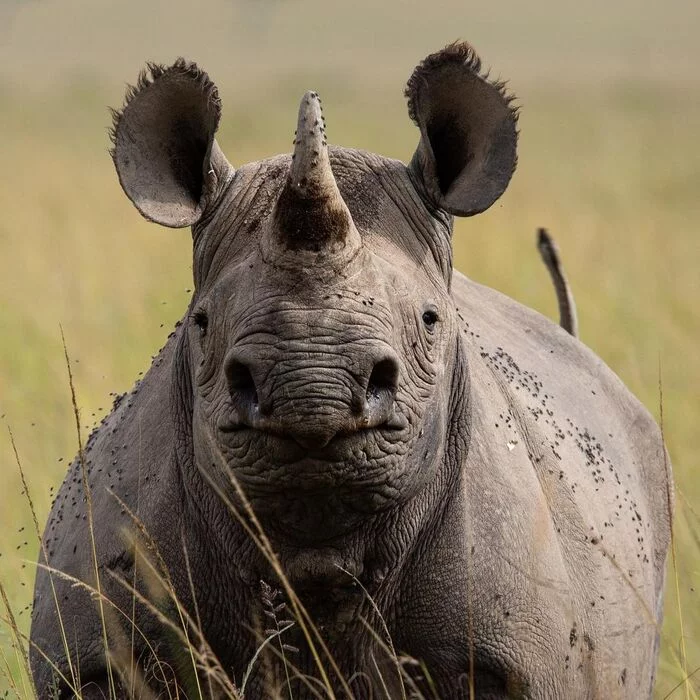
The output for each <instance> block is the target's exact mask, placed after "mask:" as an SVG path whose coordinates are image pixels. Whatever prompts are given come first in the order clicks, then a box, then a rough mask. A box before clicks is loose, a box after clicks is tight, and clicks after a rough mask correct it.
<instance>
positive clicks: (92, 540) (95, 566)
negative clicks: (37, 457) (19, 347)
mask: <svg viewBox="0 0 700 700" xmlns="http://www.w3.org/2000/svg"><path fill="white" fill-rule="evenodd" d="M59 328H60V330H61V342H62V344H63V354H64V356H65V358H66V368H67V369H68V384H69V385H70V396H71V405H72V407H73V415H74V416H75V431H76V436H77V438H78V462H79V464H80V472H81V477H82V482H83V491H84V493H85V500H86V505H87V519H88V530H89V533H90V549H91V555H92V564H93V570H94V573H95V587H96V588H97V591H98V593H99V594H100V595H99V596H98V605H99V609H100V619H101V621H102V644H103V646H104V650H105V658H106V659H107V679H108V683H109V692H110V697H115V696H116V688H115V684H114V675H113V673H112V666H111V663H110V660H109V659H110V653H109V640H108V638H107V632H106V627H105V624H104V609H103V606H102V594H101V584H100V569H99V565H98V563H97V546H96V544H95V523H94V517H93V510H92V492H91V489H90V483H89V481H88V475H87V466H86V464H85V452H84V450H83V438H82V434H81V432H80V409H79V408H78V401H77V399H76V396H75V383H74V381H73V370H72V369H71V364H70V356H69V355H68V346H67V345H66V337H65V335H64V334H63V327H62V326H59ZM47 561H48V560H47Z"/></svg>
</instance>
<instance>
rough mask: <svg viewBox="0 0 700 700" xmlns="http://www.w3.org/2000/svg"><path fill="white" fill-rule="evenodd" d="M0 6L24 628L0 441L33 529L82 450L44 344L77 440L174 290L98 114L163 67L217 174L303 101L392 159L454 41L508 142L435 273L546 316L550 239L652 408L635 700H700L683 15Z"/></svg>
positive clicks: (331, 131) (161, 234) (690, 185)
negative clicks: (489, 88)
mask: <svg viewBox="0 0 700 700" xmlns="http://www.w3.org/2000/svg"><path fill="white" fill-rule="evenodd" d="M0 2H2V3H3V4H2V6H1V9H0V23H2V28H0V65H1V66H2V68H1V70H0V126H1V130H0V133H1V134H2V143H1V144H0V212H2V215H1V216H0V416H1V420H0V428H1V431H0V469H1V474H2V482H1V483H2V488H1V489H0V583H1V584H2V587H3V589H4V591H5V593H6V597H7V603H8V604H9V607H10V609H11V610H12V613H13V615H14V616H15V619H16V622H17V626H18V627H19V630H20V632H22V633H26V632H27V631H28V628H29V610H30V603H31V595H32V586H33V579H34V571H35V566H34V562H35V560H36V558H37V551H38V542H37V537H36V533H35V528H34V524H33V521H32V515H31V511H30V508H29V505H28V500H27V497H26V495H25V494H24V493H23V487H22V484H21V480H20V474H19V469H18V464H17V459H16V457H15V453H14V451H13V446H12V442H11V439H10V430H11V432H12V434H13V436H14V442H15V445H16V448H17V453H18V456H19V460H20V461H21V465H22V468H23V469H24V472H25V474H26V477H27V481H28V484H29V489H30V492H31V497H32V499H33V502H34V505H35V508H36V511H37V514H38V517H39V521H40V522H39V525H40V527H42V528H43V524H44V520H45V518H46V515H47V513H48V509H49V506H50V502H51V498H52V492H55V490H57V489H58V487H59V485H60V483H61V480H62V479H63V476H64V474H65V471H66V469H67V467H68V464H69V463H70V461H71V460H72V458H73V456H74V454H75V453H76V451H77V445H78V439H77V435H76V428H75V417H74V413H73V408H72V406H71V391H70V386H69V382H68V373H67V368H66V359H65V357H64V351H63V346H62V342H61V329H62V331H63V334H64V336H65V342H66V346H67V350H68V353H69V355H70V359H71V366H72V371H73V377H74V382H75V390H76V398H77V403H78V406H79V408H80V424H81V434H82V438H83V439H85V438H86V437H87V435H88V434H89V432H90V430H91V428H92V426H93V425H94V424H95V423H96V422H99V420H100V418H101V417H102V416H103V415H104V414H105V413H106V412H108V411H109V409H110V407H111V404H112V398H111V396H110V394H112V393H114V392H118V393H121V392H123V391H126V390H127V389H129V388H130V387H131V385H132V384H133V382H134V380H135V379H136V378H137V376H138V375H139V374H140V373H141V372H144V371H145V370H147V368H148V366H149V364H150V357H151V356H152V355H154V354H155V353H156V351H157V350H158V349H159V348H160V346H161V345H162V344H163V342H164V341H165V338H166V336H167V334H168V333H169V332H170V330H171V329H172V327H173V325H174V323H175V322H176V321H177V320H178V319H179V318H180V317H181V316H182V314H183V313H184V311H185V308H186V306H187V303H188V300H189V298H190V295H191V289H192V277H191V250H190V235H189V232H188V231H187V230H167V229H163V228H159V227H157V226H155V225H151V224H147V223H145V222H144V221H143V220H142V219H141V218H140V217H139V215H138V214H137V212H136V211H135V210H134V209H133V207H132V206H131V204H130V203H129V202H128V201H127V199H126V197H125V196H124V195H123V193H122V191H121V189H120V187H119V184H118V181H117V177H116V174H115V173H114V169H113V166H112V163H111V160H110V157H109V155H108V148H109V138H108V133H107V127H108V126H109V124H110V116H109V113H108V111H107V109H106V107H107V105H111V106H119V105H120V104H121V100H122V96H123V91H124V83H125V82H127V81H131V82H133V81H134V80H135V78H136V75H137V72H138V70H139V68H140V67H141V66H142V65H143V63H144V61H145V60H148V59H155V60H160V61H162V62H169V61H172V60H173V59H174V58H175V57H176V56H177V55H181V54H182V55H186V56H188V57H190V58H193V59H195V60H197V61H198V62H199V63H200V64H201V65H202V66H203V67H204V68H205V69H206V70H208V71H209V72H210V74H211V76H212V78H213V79H214V80H215V81H216V82H217V83H218V85H219V87H220V89H221V93H222V99H223V103H224V116H223V120H222V124H221V128H220V132H219V137H218V140H219V143H220V144H221V146H222V148H223V150H224V151H225V152H226V154H227V156H228V158H229V160H230V161H231V162H232V163H233V164H234V165H237V164H242V163H245V162H248V161H251V160H257V159H260V158H263V157H267V156H270V155H274V154H277V153H280V152H289V151H290V150H291V142H292V136H293V130H294V125H295V120H296V109H297V105H298V100H299V98H300V96H301V94H302V93H303V91H304V90H305V89H309V88H313V89H315V90H317V91H318V92H319V93H320V94H321V96H322V97H323V101H324V111H325V116H326V120H327V124H328V135H329V140H330V141H331V142H332V143H336V144H340V145H345V146H353V147H359V148H364V149H367V150H371V151H376V152H378V153H382V154H385V155H388V156H392V157H396V158H400V159H402V160H404V161H407V160H409V159H410V157H411V155H412V153H413V150H414V148H415V145H416V143H417V140H418V132H417V130H416V129H415V127H414V126H413V125H412V124H411V122H410V121H409V119H408V116H407V113H406V106H405V101H404V99H403V98H402V89H403V82H404V81H405V79H406V78H407V77H408V75H409V74H410V72H411V70H412V69H413V67H414V65H415V64H416V63H417V62H418V61H419V60H420V59H421V58H422V57H423V56H425V55H426V54H427V53H429V52H430V51H433V50H436V49H438V48H439V47H441V46H442V45H444V44H445V43H447V42H449V41H452V40H454V39H456V38H458V37H459V38H465V39H468V40H470V41H471V42H473V43H474V45H475V46H476V48H477V50H479V52H480V53H481V55H482V57H483V58H484V59H485V62H486V64H487V65H492V66H494V74H500V75H503V76H504V77H508V78H510V86H511V89H512V90H513V91H514V92H515V93H516V94H517V95H518V98H519V104H520V106H521V116H520V131H521V137H520V151H519V154H520V155H519V166H518V170H517V172H516V175H515V177H514V179H513V181H512V183H511V185H510V187H509V189H508V190H507V192H506V194H505V195H504V196H503V198H502V199H500V200H499V201H498V202H497V203H496V204H495V205H494V207H493V208H492V209H490V210H489V211H488V212H486V213H485V214H483V215H481V216H479V217H476V218H474V219H471V220H470V219H467V220H461V221H459V222H458V223H457V225H456V230H455V237H454V247H455V264H456V267H457V268H459V269H460V270H462V271H463V272H465V273H466V274H467V275H468V276H470V277H472V278H473V279H475V280H477V281H479V282H481V283H484V284H487V285H489V286H492V287H494V288H496V289H498V290H500V291H502V292H504V293H506V294H508V295H510V296H512V297H513V298H515V299H517V300H519V301H521V302H522V303H524V304H526V305H528V306H531V307H533V308H535V309H537V310H539V311H540V312H541V313H543V314H545V315H548V316H550V317H552V318H556V316H557V312H556V303H555V297H554V291H553V288H552V285H551V282H550V280H549V277H548V275H547V272H546V270H545V268H544V267H543V265H542V262H541V261H540V259H539V256H538V254H537V251H536V248H535V231H536V229H537V227H539V226H546V227H547V228H549V229H550V231H551V232H552V233H553V235H554V236H555V238H556V240H557V241H558V244H559V247H560V250H561V253H562V257H563V262H564V265H565V268H566V270H567V272H568V276H569V280H570V282H571V285H572V287H573V290H574V294H575V297H576V300H577V305H578V311H579V320H580V327H581V339H582V341H583V342H584V343H586V344H587V345H589V346H590V347H591V348H592V349H593V350H594V351H595V352H596V353H598V354H599V355H600V356H601V357H602V358H603V360H604V361H605V362H606V363H607V364H608V365H610V367H612V369H613V370H614V371H615V372H616V373H617V374H618V375H619V376H620V377H621V378H622V380H623V381H624V382H625V383H626V384H627V386H628V387H629V388H630V389H631V390H632V391H633V392H634V393H635V394H636V395H637V396H638V397H639V398H640V399H641V400H642V401H643V403H644V404H645V405H646V407H647V408H648V409H649V411H650V412H651V413H652V415H653V416H654V417H655V418H656V419H657V420H660V419H661V415H662V409H663V429H664V433H665V437H666V442H667V446H668V449H669V452H670V455H671V459H672V462H673V469H674V474H675V479H676V486H677V492H676V519H675V561H673V560H672V557H669V568H668V572H667V596H666V615H665V622H664V627H663V631H662V652H661V660H660V665H659V672H658V680H657V688H656V697H658V698H665V697H673V698H694V697H697V696H698V695H700V670H698V668H699V667H700V591H699V590H698V589H699V587H700V580H699V579H700V480H699V479H698V473H699V472H700V457H699V456H698V455H700V433H699V431H698V423H699V422H700V353H699V352H698V346H699V344H700V313H699V311H698V304H699V300H700V196H699V189H698V187H699V184H700V146H699V145H698V132H699V131H700V79H698V77H697V76H696V74H695V73H694V67H696V66H697V65H698V64H700V48H698V47H697V45H696V44H697V42H696V41H695V40H694V38H693V37H694V32H695V30H697V29H698V28H700V9H698V7H697V6H696V4H691V3H684V2H680V1H679V0H674V2H669V3H665V6H664V7H663V8H659V7H654V8H652V7H649V8H646V9H644V11H642V10H641V9H640V8H639V5H640V3H633V2H631V0H629V1H628V0H622V1H621V2H620V3H616V4H615V6H614V7H612V6H611V4H610V3H606V4H604V3H602V2H592V3H590V6H587V7H586V8H585V9H584V8H581V7H580V6H578V5H575V4H574V3H568V2H566V3H554V2H549V1H547V0H538V1H537V2H534V3H528V6H527V8H526V7H525V6H524V5H523V6H521V5H520V4H517V3H515V2H514V1H513V2H511V3H500V4H496V5H495V6H494V7H490V8H484V7H480V8H468V7H465V6H464V3H457V2H453V1H451V0H450V1H446V2H443V3H439V8H440V10H439V12H437V10H435V9H433V10H432V11H431V10H429V8H426V7H423V6H422V5H421V6H418V5H416V6H415V7H414V6H413V5H412V4H411V3H401V2H387V3H384V4H383V5H382V6H381V9H377V8H375V7H374V6H373V4H372V3H370V2H368V1H365V0H362V1H361V2H357V3H355V5H354V6H353V9H352V10H350V9H349V8H348V7H344V6H343V7H341V6H338V7H337V8H334V7H333V6H330V5H328V6H326V5H322V4H321V3H320V2H316V1H315V0H299V1H298V2H294V1H293V0H266V1H261V2H259V3H257V4H256V3H253V2H231V3H225V2H214V3H212V4H211V7H210V8H209V9H208V15H207V16H206V17H201V16H198V15H195V14H194V13H195V10H193V9H192V8H189V7H188V6H185V5H184V4H183V3H180V2H176V3H172V5H170V4H166V3H165V2H161V3H152V4H150V5H148V6H147V7H142V6H141V5H139V4H138V3H135V2H131V1H128V2H123V3H121V5H120V8H117V6H116V5H114V4H113V3H107V2H102V0H99V1H93V2H90V3H88V2H83V1H81V0H66V1H63V0H51V1H48V0H47V1H45V2H42V1H41V0H38V1H36V2H29V3H19V2H17V3H14V2H13V0H0ZM569 6H570V7H569ZM603 10H604V11H603ZM436 13H437V14H436ZM693 28H694V29H693ZM8 616H9V612H8V610H7V607H6V606H5V605H4V604H2V605H0V618H2V619H0V697H4V696H5V695H4V694H6V696H7V697H20V698H24V697H31V690H30V688H29V685H28V681H27V679H26V677H25V676H24V674H23V672H22V660H21V655H20V654H19V652H18V651H17V649H16V647H15V646H13V634H12V631H11V627H12V626H11V625H10V624H9V622H8ZM696 670H698V673H697V674H696V675H694V676H691V678H690V680H689V681H688V682H687V683H683V682H682V681H683V679H684V678H685V677H686V676H688V675H691V674H693V673H694V672H695V671H696Z"/></svg>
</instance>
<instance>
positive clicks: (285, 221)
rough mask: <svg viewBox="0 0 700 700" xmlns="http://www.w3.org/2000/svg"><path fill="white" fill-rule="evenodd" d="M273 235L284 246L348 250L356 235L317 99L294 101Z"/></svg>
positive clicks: (306, 96) (310, 95) (355, 244)
mask: <svg viewBox="0 0 700 700" xmlns="http://www.w3.org/2000/svg"><path fill="white" fill-rule="evenodd" d="M274 222H275V226H274V234H273V235H274V238H275V239H276V241H275V242H276V243H277V245H280V246H282V247H283V248H284V249H286V250H310V251H316V252H321V251H324V252H329V253H338V252H340V251H341V250H342V251H343V252H344V253H350V252H351V251H352V250H354V249H356V248H357V247H359V244H360V237H359V234H358V232H357V229H356V228H355V225H354V223H353V220H352V217H351V215H350V211H349V210H348V207H347V205H346V204H345V202H344V201H343V197H342V195H341V194H340V190H339V189H338V183H337V182H336V180H335V176H334V175H333V171H332V170H331V162H330V158H329V155H328V142H327V140H326V128H325V125H324V118H323V111H322V109H321V100H320V98H319V96H318V94H317V93H315V92H312V91H308V92H306V93H305V94H304V97H302V100H301V104H300V105H299V119H298V122H297V130H296V134H295V138H294V153H293V155H292V164H291V167H290V170H289V176H288V178H287V181H286V183H285V185H284V188H283V190H282V193H281V194H280V196H279V199H278V200H277V205H276V209H275V218H274Z"/></svg>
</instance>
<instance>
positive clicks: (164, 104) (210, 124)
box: [111, 58, 231, 228]
mask: <svg viewBox="0 0 700 700" xmlns="http://www.w3.org/2000/svg"><path fill="white" fill-rule="evenodd" d="M220 115H221V102H220V100H219V96H218V92H217V89H216V86H215V85H214V83H213V82H212V81H211V80H210V79H209V76H208V75H207V74H206V73H205V72H204V71H202V70H200V69H199V68H198V67H197V66H196V64H194V63H191V62H189V61H186V60H184V59H182V58H179V59H178V60H177V61H176V62H175V63H174V64H173V65H172V66H170V67H169V68H165V67H163V66H159V65H155V64H148V67H147V70H145V71H143V72H142V73H141V75H140V76H139V80H138V84H137V85H136V86H135V87H133V88H130V89H129V91H128V93H127V97H126V104H125V106H124V108H123V109H122V110H121V111H119V112H117V111H115V112H113V117H114V123H113V128H112V134H111V135H112V142H113V146H114V147H113V149H112V158H113V160H114V165H115V167H116V169H117V174H118V175H119V181H120V183H121V185H122V188H123V189H124V192H126V195H127V196H128V197H129V199H130V200H131V201H132V202H133V203H134V205H135V206H136V208H137V209H138V210H139V211H140V212H141V214H143V216H144V217H145V218H146V219H148V220H149V221H155V222H157V223H159V224H163V225H164V226H171V227H173V228H180V227H182V226H191V225H192V224H195V223H196V222H197V221H198V220H199V219H200V218H201V216H202V213H203V212H204V210H205V208H206V206H207V203H208V200H210V199H211V197H212V196H213V194H214V192H215V190H216V183H217V181H220V180H221V179H222V175H224V174H225V171H226V170H227V169H229V168H230V167H231V166H230V165H229V164H228V163H227V162H226V159H225V157H224V155H223V153H222V152H221V150H220V149H219V147H218V145H217V144H216V142H215V140H214V134H215V133H216V129H217V127H218V125H219V117H220Z"/></svg>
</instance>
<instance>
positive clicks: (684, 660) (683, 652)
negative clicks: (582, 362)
mask: <svg viewBox="0 0 700 700" xmlns="http://www.w3.org/2000/svg"><path fill="white" fill-rule="evenodd" d="M659 429H660V430H661V450H662V452H663V456H664V471H665V473H666V504H667V507H668V519H669V524H670V527H671V560H672V562H673V580H674V583H675V587H676V603H677V606H678V626H679V629H680V644H679V648H680V654H679V655H680V659H679V661H680V665H681V669H682V670H683V675H684V677H685V681H683V683H684V689H685V697H686V700H690V691H691V688H690V683H689V682H688V678H689V677H690V676H689V675H688V652H687V649H686V645H685V631H684V629H683V606H682V605H681V588H680V581H679V578H680V577H679V574H678V560H677V558H676V537H675V527H674V521H673V486H672V484H673V477H672V474H671V465H670V463H669V460H668V452H667V451H666V437H665V433H664V387H663V380H662V375H661V357H659Z"/></svg>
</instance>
